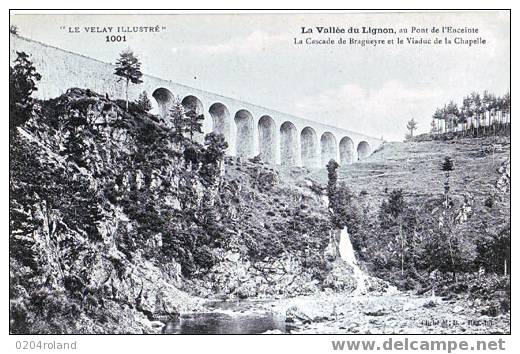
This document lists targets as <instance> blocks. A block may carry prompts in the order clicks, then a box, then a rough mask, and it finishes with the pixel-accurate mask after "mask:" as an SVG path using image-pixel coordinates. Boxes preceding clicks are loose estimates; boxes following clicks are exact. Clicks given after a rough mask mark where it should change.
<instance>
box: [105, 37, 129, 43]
mask: <svg viewBox="0 0 520 354" xmlns="http://www.w3.org/2000/svg"><path fill="white" fill-rule="evenodd" d="M105 42H126V36H106V37H105Z"/></svg>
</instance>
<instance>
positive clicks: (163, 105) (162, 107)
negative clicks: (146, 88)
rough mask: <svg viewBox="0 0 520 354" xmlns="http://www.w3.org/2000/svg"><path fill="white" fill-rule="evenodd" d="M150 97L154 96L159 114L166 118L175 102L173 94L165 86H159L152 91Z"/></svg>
mask: <svg viewBox="0 0 520 354" xmlns="http://www.w3.org/2000/svg"><path fill="white" fill-rule="evenodd" d="M152 97H153V98H155V101H157V105H158V106H159V116H161V117H162V118H166V117H167V116H168V114H169V113H170V108H171V107H172V106H173V103H174V102H175V96H174V95H173V93H172V92H171V91H170V90H168V89H167V88H164V87H159V88H158V89H156V90H155V91H154V92H153V93H152Z"/></svg>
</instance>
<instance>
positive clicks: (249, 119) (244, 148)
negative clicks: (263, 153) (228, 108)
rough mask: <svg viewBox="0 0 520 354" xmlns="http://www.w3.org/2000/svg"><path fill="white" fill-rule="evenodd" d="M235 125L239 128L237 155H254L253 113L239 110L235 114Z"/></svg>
mask: <svg viewBox="0 0 520 354" xmlns="http://www.w3.org/2000/svg"><path fill="white" fill-rule="evenodd" d="M235 125H236V128H237V136H236V147H237V151H236V155H237V156H238V157H252V156H253V125H254V123H253V115H252V114H251V113H250V112H249V111H248V110H245V109H241V110H239V111H238V112H237V113H236V114H235Z"/></svg>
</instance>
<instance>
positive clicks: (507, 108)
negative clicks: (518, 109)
mask: <svg viewBox="0 0 520 354" xmlns="http://www.w3.org/2000/svg"><path fill="white" fill-rule="evenodd" d="M502 103H503V104H502V109H503V111H504V113H505V115H506V119H505V120H506V122H505V123H506V124H509V123H511V122H510V116H509V115H510V113H511V94H510V93H509V92H506V94H505V95H504V97H503V98H502Z"/></svg>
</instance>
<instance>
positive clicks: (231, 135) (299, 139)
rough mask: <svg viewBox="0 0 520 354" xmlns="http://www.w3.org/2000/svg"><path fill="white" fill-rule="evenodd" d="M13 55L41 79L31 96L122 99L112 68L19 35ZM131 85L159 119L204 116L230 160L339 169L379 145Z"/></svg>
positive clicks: (214, 98) (161, 87) (234, 105)
mask: <svg viewBox="0 0 520 354" xmlns="http://www.w3.org/2000/svg"><path fill="white" fill-rule="evenodd" d="M16 51H25V52H26V53H27V54H29V55H31V60H32V61H33V62H34V65H35V67H36V68H37V70H38V72H39V73H40V74H42V80H41V81H40V83H39V85H38V87H39V88H38V91H37V92H36V95H37V96H38V98H41V99H49V98H53V97H56V96H59V95H60V94H62V93H64V92H65V91H66V90H67V89H68V88H70V87H80V88H90V89H92V90H93V91H96V92H99V93H102V94H103V93H106V94H108V95H109V96H110V97H113V98H123V97H124V96H125V93H124V85H123V84H122V83H121V82H119V81H118V77H117V76H115V75H114V66H113V65H111V64H109V63H105V62H102V61H99V60H96V59H92V58H89V57H86V56H83V55H79V54H76V53H72V52H69V51H65V50H62V49H60V48H56V47H52V46H49V45H46V44H44V43H40V42H36V41H33V40H29V39H26V38H23V37H20V36H16V35H11V37H10V58H11V61H13V60H14V59H15V58H16ZM142 79H143V83H142V84H140V85H131V86H130V89H129V99H130V100H136V99H137V98H138V97H139V94H140V93H141V92H142V91H143V90H144V91H147V93H148V94H149V95H150V96H152V97H153V98H154V100H152V102H153V108H152V113H155V114H159V115H165V114H167V112H168V111H169V108H170V106H171V105H172V103H173V102H174V101H175V100H179V101H180V102H181V103H182V105H183V106H184V107H185V109H189V110H195V111H196V112H197V113H198V114H204V117H205V119H204V122H203V131H204V133H209V132H211V131H217V132H219V133H221V134H223V135H224V136H225V138H226V140H227V141H228V144H229V148H228V153H229V154H230V155H233V156H241V157H253V156H256V155H259V154H260V155H261V157H262V159H263V160H264V161H266V162H269V163H273V164H283V165H296V166H306V167H311V168H312V167H323V166H325V165H326V164H327V162H328V161H329V160H330V159H331V158H333V159H335V160H336V161H337V162H338V163H340V164H342V165H345V164H349V163H353V162H355V161H360V160H363V159H365V158H366V157H368V156H370V154H371V153H372V152H373V151H374V150H375V149H377V148H378V147H379V146H380V145H381V144H382V143H383V141H382V140H381V139H377V138H372V137H369V136H366V135H364V134H360V133H356V132H354V131H350V130H346V129H342V128H339V127H335V126H331V125H326V124H322V123H319V122H315V121H312V120H309V119H305V118H301V117H297V116H293V115H290V114H287V113H283V112H278V111H276V110H271V109H268V108H265V107H262V106H258V105H255V104H251V103H248V102H244V101H241V100H238V99H234V98H230V97H225V96H221V95H218V94H215V93H211V92H207V91H203V90H199V89H196V88H192V87H189V86H185V85H182V84H179V83H175V82H173V81H171V80H164V79H161V78H157V77H154V76H150V75H144V76H143V78H142Z"/></svg>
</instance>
